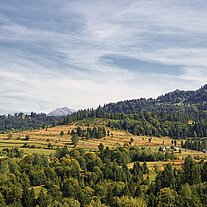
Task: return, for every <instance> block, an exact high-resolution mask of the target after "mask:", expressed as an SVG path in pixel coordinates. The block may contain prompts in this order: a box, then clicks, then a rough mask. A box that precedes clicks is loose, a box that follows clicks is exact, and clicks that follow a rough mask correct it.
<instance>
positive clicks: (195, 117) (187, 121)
mask: <svg viewBox="0 0 207 207" xmlns="http://www.w3.org/2000/svg"><path fill="white" fill-rule="evenodd" d="M88 118H103V119H106V120H109V121H108V126H109V127H111V128H114V129H123V130H128V131H129V132H130V133H132V134H134V135H146V136H157V137H160V136H170V137H172V138H186V137H194V138H196V137H206V136H207V113H206V112H204V111H198V110H195V109H193V108H191V109H190V108H188V110H187V111H183V112H181V111H176V109H175V110H172V111H170V112H164V111H162V112H158V111H154V112H146V111H144V112H140V113H137V114H125V113H117V112H111V113H109V112H107V111H105V109H104V107H99V108H98V109H97V110H81V111H78V112H76V113H74V114H72V115H70V116H68V117H66V118H65V120H64V123H72V122H75V121H79V120H84V119H88Z"/></svg>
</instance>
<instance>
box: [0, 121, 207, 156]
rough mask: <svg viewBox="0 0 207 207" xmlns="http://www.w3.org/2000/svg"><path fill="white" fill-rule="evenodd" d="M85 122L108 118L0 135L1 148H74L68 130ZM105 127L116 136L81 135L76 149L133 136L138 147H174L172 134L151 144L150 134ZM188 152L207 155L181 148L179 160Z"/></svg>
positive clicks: (118, 142)
mask: <svg viewBox="0 0 207 207" xmlns="http://www.w3.org/2000/svg"><path fill="white" fill-rule="evenodd" d="M87 122H88V123H87ZM86 124H90V127H92V126H103V125H104V124H105V120H102V119H97V120H88V121H80V122H78V123H75V124H71V125H61V126H55V127H51V128H47V130H46V129H40V130H31V131H25V132H17V133H12V138H11V139H10V140H8V138H7V134H1V135H0V149H3V148H7V147H8V148H11V147H22V146H23V144H24V143H28V144H29V145H30V146H31V145H35V147H41V148H40V149H37V148H22V149H23V150H24V151H25V152H26V153H29V154H30V153H33V152H37V153H46V154H50V153H53V152H54V150H50V149H45V148H47V146H48V144H49V143H50V144H51V145H53V146H54V147H53V148H54V149H56V148H57V147H58V146H60V147H62V146H65V145H67V146H68V147H69V148H73V145H72V143H71V135H69V134H68V131H71V130H74V129H75V128H76V127H77V125H80V126H82V127H86ZM106 130H109V131H110V133H112V134H113V136H109V137H108V136H106V137H104V138H101V139H90V140H86V139H85V138H79V142H78V145H77V148H83V149H92V150H97V149H98V145H99V144H100V143H103V145H104V146H105V147H106V146H109V147H111V148H113V147H117V146H123V145H124V144H128V143H129V142H130V139H131V138H133V140H134V141H133V142H132V145H135V146H139V147H150V148H153V149H154V150H157V149H158V148H159V147H160V146H162V147H164V146H171V141H172V139H171V138H169V137H162V138H157V137H153V138H152V141H151V142H150V143H149V140H148V138H149V137H146V136H135V135H132V134H130V133H129V132H127V131H123V130H112V129H111V128H106ZM61 131H63V132H64V136H62V137H61V136H60V132H61ZM26 135H29V136H30V139H29V140H28V141H26V140H25V137H26ZM180 143H181V140H177V146H178V147H180ZM43 148H44V149H43ZM188 155H193V156H194V155H195V156H201V157H205V156H206V155H205V154H204V153H202V152H197V151H186V152H185V151H182V153H181V154H179V159H183V158H184V157H186V156H188Z"/></svg>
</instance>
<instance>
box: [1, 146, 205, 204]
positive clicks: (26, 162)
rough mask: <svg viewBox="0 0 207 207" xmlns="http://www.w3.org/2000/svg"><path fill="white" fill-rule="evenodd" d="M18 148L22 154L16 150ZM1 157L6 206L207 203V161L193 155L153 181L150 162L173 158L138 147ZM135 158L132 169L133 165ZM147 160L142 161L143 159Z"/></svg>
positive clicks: (2, 197) (167, 167)
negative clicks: (194, 157)
mask: <svg viewBox="0 0 207 207" xmlns="http://www.w3.org/2000/svg"><path fill="white" fill-rule="evenodd" d="M14 152H16V154H14ZM14 152H13V154H12V155H13V156H12V157H16V158H5V159H1V160H0V173H1V180H0V184H1V188H0V206H1V207H6V206H10V207H12V206H19V207H21V206H24V207H35V206H40V207H46V206H48V207H66V206H71V207H72V206H73V207H80V206H82V207H85V206H86V207H107V206H108V207H162V206H175V207H176V206H178V207H186V206H191V207H201V206H206V205H207V200H206V192H207V177H206V175H207V163H206V162H204V161H201V162H196V161H195V160H194V159H193V158H192V157H187V158H186V159H185V162H184V164H183V166H182V167H181V168H180V169H176V168H174V167H173V166H172V165H171V164H167V165H166V166H165V168H164V170H163V171H159V170H157V175H156V177H155V180H154V182H153V181H151V180H150V179H149V168H148V166H147V163H146V162H145V161H159V160H164V159H174V157H173V156H172V155H170V154H169V155H170V156H169V157H168V158H167V157H165V155H164V154H163V153H161V152H153V151H150V150H146V149H140V148H138V147H132V146H131V147H129V146H124V147H119V148H116V149H109V148H108V147H106V148H105V147H104V146H103V145H100V146H99V151H98V152H87V151H84V150H80V149H74V150H71V151H69V150H68V149H67V147H64V148H62V149H59V150H58V151H57V153H56V154H55V155H54V156H51V157H50V158H48V157H47V156H45V155H37V154H33V155H30V156H26V157H24V158H21V155H22V154H21V153H18V150H17V151H14ZM130 162H134V164H133V166H132V168H129V167H128V163H130ZM141 162H142V163H141Z"/></svg>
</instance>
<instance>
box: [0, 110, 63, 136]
mask: <svg viewBox="0 0 207 207" xmlns="http://www.w3.org/2000/svg"><path fill="white" fill-rule="evenodd" d="M62 122H63V117H49V116H47V115H46V114H43V113H41V114H36V113H33V112H31V114H24V113H15V114H14V115H10V114H9V115H7V116H6V115H1V116H0V133H7V132H10V131H24V130H29V129H39V128H46V127H48V126H55V125H58V124H61V123H62Z"/></svg>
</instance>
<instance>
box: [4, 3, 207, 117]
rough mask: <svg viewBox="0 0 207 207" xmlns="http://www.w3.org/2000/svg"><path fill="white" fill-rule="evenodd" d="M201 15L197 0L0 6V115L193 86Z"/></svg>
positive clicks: (200, 58)
mask: <svg viewBox="0 0 207 207" xmlns="http://www.w3.org/2000/svg"><path fill="white" fill-rule="evenodd" d="M206 8H207V3H205V2H204V1H201V0H197V1H196V3H195V1H188V2H185V4H184V3H183V2H180V1H177V0H176V1H170V0H166V1H161V0H157V1H156V3H155V1H151V0H149V1H144V0H139V1H137V0H136V1H135V0H130V1H129V0H121V1H120V0H110V1H109V0H106V1H95V0H93V1H88V0H86V1H83V0H78V1H66V0H63V1H61V2H60V1H56V0H54V1H49V0H41V1H39V3H38V4H37V2H36V1H34V0H31V1H30V2H29V3H28V2H27V1H21V3H19V2H18V4H17V2H16V1H9V2H5V1H1V0H0V14H1V15H0V23H1V24H0V60H1V61H0V83H1V84H0V88H1V89H2V90H0V94H1V104H0V113H8V112H12V111H31V110H34V111H38V112H40V111H45V112H48V111H50V110H52V109H54V108H56V107H60V106H65V105H66V106H69V107H72V108H76V109H78V108H85V107H96V106H97V105H99V104H104V103H107V102H112V101H118V100H122V99H130V98H138V97H141V96H142V97H143V96H144V97H151V96H152V97H156V96H157V95H160V93H164V92H167V91H170V90H174V89H176V88H180V89H195V88H197V87H199V86H200V85H202V84H204V83H205V82H206V79H205V74H206V71H207V70H206V67H207V55H206V54H207V53H206V50H207V43H206V42H207V41H206V39H207V35H206V34H207V23H206V19H207V14H206ZM163 77H164V78H163Z"/></svg>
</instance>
